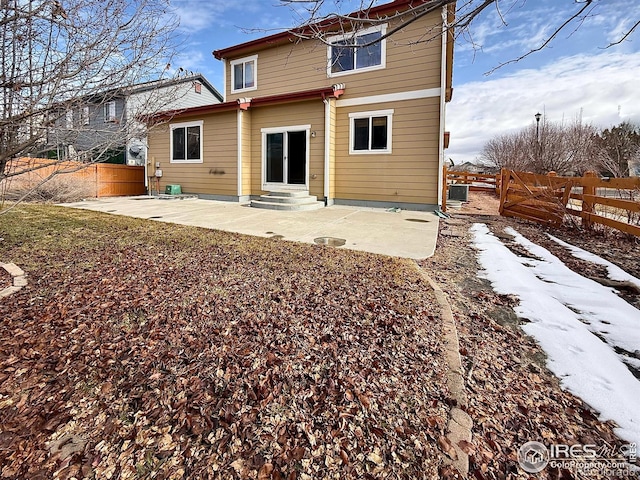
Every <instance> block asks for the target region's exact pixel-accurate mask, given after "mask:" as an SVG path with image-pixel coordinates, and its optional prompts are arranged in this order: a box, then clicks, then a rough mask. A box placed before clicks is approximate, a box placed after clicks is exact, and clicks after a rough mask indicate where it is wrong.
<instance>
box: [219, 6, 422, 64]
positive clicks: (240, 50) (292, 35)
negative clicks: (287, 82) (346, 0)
mask: <svg viewBox="0 0 640 480" xmlns="http://www.w3.org/2000/svg"><path fill="white" fill-rule="evenodd" d="M431 1H432V0H394V1H393V2H390V3H385V4H384V5H379V6H377V7H373V8H371V9H370V10H369V12H368V14H367V15H366V16H363V14H364V13H365V12H364V11H357V12H353V13H350V14H349V15H347V16H348V17H352V18H354V19H358V20H361V19H363V18H365V19H366V18H371V17H374V16H376V17H380V16H381V15H385V14H388V13H390V12H394V11H396V12H402V11H404V10H408V9H409V8H412V7H414V6H416V5H418V4H420V3H429V2H431ZM345 23H348V20H347V19H346V18H337V17H332V18H328V19H326V20H323V21H321V22H318V23H315V24H313V25H311V26H305V27H300V28H296V29H292V30H287V31H285V32H280V33H275V34H273V35H269V36H268V37H262V38H258V39H256V40H251V41H249V42H245V43H240V44H238V45H233V46H231V47H227V48H222V49H219V50H214V51H213V52H212V54H213V56H214V57H215V58H217V59H218V60H224V59H226V58H231V57H240V56H244V55H247V54H249V53H251V52H254V51H257V50H264V49H265V48H269V47H275V46H278V45H283V44H286V43H289V42H291V43H293V42H296V41H297V40H299V37H300V36H301V35H302V36H304V35H305V34H306V35H309V34H312V33H316V32H318V30H321V31H323V32H328V31H331V30H332V29H337V28H338V27H340V25H344V24H345Z"/></svg>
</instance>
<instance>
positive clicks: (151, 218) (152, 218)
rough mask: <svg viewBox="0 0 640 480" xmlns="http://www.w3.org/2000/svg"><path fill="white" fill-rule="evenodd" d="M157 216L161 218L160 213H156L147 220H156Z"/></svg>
mask: <svg viewBox="0 0 640 480" xmlns="http://www.w3.org/2000/svg"><path fill="white" fill-rule="evenodd" d="M158 218H162V215H156V216H155V217H149V218H148V219H147V220H157V219H158Z"/></svg>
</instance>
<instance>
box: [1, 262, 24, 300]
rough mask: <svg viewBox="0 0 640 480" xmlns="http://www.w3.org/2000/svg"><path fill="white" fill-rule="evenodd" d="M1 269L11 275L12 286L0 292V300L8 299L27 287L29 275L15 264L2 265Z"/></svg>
mask: <svg viewBox="0 0 640 480" xmlns="http://www.w3.org/2000/svg"><path fill="white" fill-rule="evenodd" d="M0 268H4V269H5V271H6V272H7V273H8V274H9V275H11V286H10V287H7V288H5V289H3V290H0V298H4V297H8V296H9V295H12V294H14V293H16V292H18V291H20V289H21V288H22V287H24V286H26V285H27V275H26V274H25V273H24V271H23V270H22V269H21V268H20V267H18V266H17V265H16V264H15V263H0Z"/></svg>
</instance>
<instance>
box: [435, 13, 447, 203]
mask: <svg viewBox="0 0 640 480" xmlns="http://www.w3.org/2000/svg"><path fill="white" fill-rule="evenodd" d="M447 37H448V35H447V5H445V6H444V7H442V53H441V55H442V59H441V64H440V122H439V125H440V134H439V135H438V199H437V202H436V203H437V204H438V205H440V204H441V202H442V182H443V179H442V174H443V167H444V130H445V104H446V102H445V100H446V95H447ZM440 206H441V205H440Z"/></svg>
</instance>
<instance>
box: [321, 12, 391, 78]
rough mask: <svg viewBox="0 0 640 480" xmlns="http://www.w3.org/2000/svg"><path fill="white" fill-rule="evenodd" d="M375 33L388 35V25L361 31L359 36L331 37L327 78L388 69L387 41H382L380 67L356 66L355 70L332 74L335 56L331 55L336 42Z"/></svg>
mask: <svg viewBox="0 0 640 480" xmlns="http://www.w3.org/2000/svg"><path fill="white" fill-rule="evenodd" d="M374 32H380V33H381V34H382V36H384V35H386V33H387V24H386V23H385V24H382V25H376V26H374V27H369V28H366V29H364V30H360V31H359V32H358V33H357V34H355V36H354V34H344V35H336V36H334V37H329V38H328V39H327V43H328V45H327V77H329V78H333V77H343V76H345V75H354V74H356V73H363V72H372V71H375V70H382V69H384V68H387V39H386V38H385V39H382V40H380V65H374V66H373V67H364V68H356V67H355V65H354V68H353V70H345V71H343V72H332V71H331V67H332V66H333V65H332V62H333V55H332V54H331V49H332V48H333V45H332V44H333V43H334V42H339V41H342V40H347V39H352V38H354V39H355V38H358V37H361V36H362V35H368V34H370V33H374Z"/></svg>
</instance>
